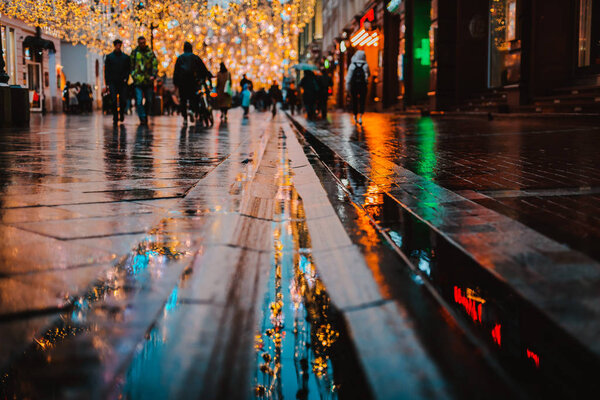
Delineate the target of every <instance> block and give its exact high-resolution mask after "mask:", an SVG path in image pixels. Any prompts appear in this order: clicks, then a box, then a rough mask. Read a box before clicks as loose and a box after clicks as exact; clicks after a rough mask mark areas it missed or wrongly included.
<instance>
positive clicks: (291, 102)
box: [285, 82, 298, 115]
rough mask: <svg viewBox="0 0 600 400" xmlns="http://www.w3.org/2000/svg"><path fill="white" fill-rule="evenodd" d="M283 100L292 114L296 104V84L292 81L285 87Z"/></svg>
mask: <svg viewBox="0 0 600 400" xmlns="http://www.w3.org/2000/svg"><path fill="white" fill-rule="evenodd" d="M285 102H286V103H287V106H288V109H289V110H290V112H291V113H292V115H294V111H295V110H296V105H297V104H298V90H296V85H295V84H294V82H291V83H290V86H289V87H288V89H287V96H286V97H285Z"/></svg>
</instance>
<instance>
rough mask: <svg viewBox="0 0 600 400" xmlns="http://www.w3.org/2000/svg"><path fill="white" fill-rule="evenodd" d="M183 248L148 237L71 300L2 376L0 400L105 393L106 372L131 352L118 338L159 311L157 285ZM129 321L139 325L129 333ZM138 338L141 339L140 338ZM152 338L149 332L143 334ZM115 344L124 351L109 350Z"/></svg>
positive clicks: (165, 238)
mask: <svg viewBox="0 0 600 400" xmlns="http://www.w3.org/2000/svg"><path fill="white" fill-rule="evenodd" d="M188 245H189V243H182V242H181V241H180V240H178V239H177V238H176V237H175V236H170V235H164V234H163V233H162V232H161V231H160V230H154V231H152V232H150V233H149V234H148V235H147V236H146V237H145V238H144V239H143V240H142V241H141V242H140V243H139V244H138V246H137V247H136V249H135V250H133V251H131V253H130V254H129V255H127V256H126V257H125V258H124V259H123V261H122V262H121V263H120V264H118V265H117V266H115V267H114V268H113V269H112V270H110V271H109V272H108V273H107V274H106V276H105V279H103V280H102V281H100V282H98V283H97V284H95V285H94V286H93V287H92V288H91V289H90V290H89V291H88V292H87V293H86V294H85V295H83V296H78V297H75V298H73V299H72V307H70V308H69V309H68V310H67V311H64V312H62V313H61V314H60V315H59V316H58V318H57V320H56V322H55V323H54V324H53V325H52V326H51V327H50V328H49V329H48V330H47V331H46V332H44V333H43V334H42V335H40V336H39V337H37V338H35V339H34V341H33V343H32V344H31V345H30V347H29V348H28V349H27V350H26V351H25V352H24V354H23V356H21V357H20V358H19V359H16V360H15V361H14V362H13V363H12V364H11V365H10V366H9V367H8V368H7V369H6V370H5V371H3V372H2V375H1V377H2V379H1V380H0V398H2V399H4V398H6V399H8V398H46V397H48V395H49V394H50V393H52V394H53V395H52V396H55V397H56V398H63V397H65V396H75V397H77V396H84V394H85V393H90V391H95V392H98V390H106V388H107V385H108V386H110V385H111V383H110V382H109V381H108V382H103V379H109V377H110V376H111V374H112V373H113V372H114V371H115V370H114V369H111V368H117V366H116V364H118V362H119V360H120V359H121V358H122V357H124V356H125V357H126V356H127V352H128V351H131V350H132V349H130V348H128V347H127V346H128V343H127V342H128V341H124V342H123V341H122V337H121V336H124V331H126V332H128V333H133V334H135V331H136V330H138V331H139V329H140V326H143V324H144V323H147V322H148V321H147V320H148V319H149V318H151V314H152V308H153V307H157V305H158V304H160V306H162V304H163V301H164V300H163V301H161V298H160V294H157V293H155V292H160V291H158V290H157V286H158V285H159V283H158V282H159V280H160V278H162V277H164V276H165V275H166V274H168V273H169V270H170V268H171V267H172V263H177V262H179V261H182V260H184V259H186V258H188V257H189V256H190V255H191V252H190V250H189V248H188ZM174 295H175V296H176V292H174V294H172V295H171V296H170V297H169V300H168V301H167V304H166V308H167V309H169V307H170V306H172V305H173V304H174V300H173V296H174ZM134 299H135V300H134ZM140 299H141V301H142V302H145V303H144V304H145V306H146V308H145V310H144V311H141V310H140V309H141V308H143V307H142V306H141V304H139V303H138V304H135V301H136V300H138V301H139V300H140ZM132 302H133V303H132ZM157 310H158V308H157ZM144 312H146V313H148V314H144ZM135 313H141V314H142V315H140V316H137V317H139V318H141V319H139V320H136V318H137V317H136V316H134V314H135ZM132 320H136V324H139V325H138V326H136V327H132V326H131V325H132V324H131V321H132ZM146 326H148V325H146ZM139 334H140V337H141V336H143V334H144V332H143V331H139ZM153 335H155V332H154V330H152V331H151V332H149V333H148V334H147V336H148V337H153ZM132 336H133V335H132ZM115 343H121V344H123V343H125V345H124V347H121V348H113V347H112V346H113V345H115ZM129 343H131V341H129ZM73 349H76V350H73ZM107 368H108V369H109V371H107ZM105 373H106V374H105ZM84 397H85V396H84ZM100 397H102V395H100Z"/></svg>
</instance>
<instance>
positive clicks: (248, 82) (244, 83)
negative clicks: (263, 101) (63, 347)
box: [240, 74, 253, 92]
mask: <svg viewBox="0 0 600 400" xmlns="http://www.w3.org/2000/svg"><path fill="white" fill-rule="evenodd" d="M246 86H248V89H249V90H250V92H252V90H253V86H252V81H251V80H250V79H248V78H247V77H246V74H244V76H242V80H241V81H240V87H241V89H242V92H243V91H244V87H246Z"/></svg>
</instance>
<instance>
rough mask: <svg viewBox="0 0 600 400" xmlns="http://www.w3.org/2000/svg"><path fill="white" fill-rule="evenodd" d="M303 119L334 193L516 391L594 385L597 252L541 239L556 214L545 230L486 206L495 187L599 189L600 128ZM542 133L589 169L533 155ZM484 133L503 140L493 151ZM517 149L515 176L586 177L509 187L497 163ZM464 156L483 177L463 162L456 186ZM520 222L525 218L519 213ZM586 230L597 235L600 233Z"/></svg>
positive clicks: (576, 234)
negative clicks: (596, 152) (482, 347)
mask: <svg viewBox="0 0 600 400" xmlns="http://www.w3.org/2000/svg"><path fill="white" fill-rule="evenodd" d="M296 121H297V127H298V128H299V129H300V131H301V132H302V134H303V136H304V137H305V138H306V140H307V143H308V144H309V145H310V146H311V151H313V153H315V154H316V156H317V157H318V158H319V160H320V161H321V162H322V163H323V164H324V165H325V167H326V168H327V169H328V170H329V173H330V174H331V175H333V176H334V177H335V179H336V180H337V186H338V187H339V188H342V190H344V191H345V192H346V196H347V197H348V198H350V199H352V202H353V204H354V205H355V206H356V207H358V208H361V209H363V210H364V212H365V213H366V214H367V215H369V217H370V219H371V221H372V222H373V224H375V225H376V226H378V229H379V232H380V234H381V235H382V236H384V237H385V238H386V240H387V243H388V244H390V245H391V246H392V247H394V248H396V250H397V251H398V252H399V253H400V254H401V256H402V257H404V258H405V259H406V261H407V262H408V263H409V264H410V265H411V267H412V269H413V271H415V273H417V274H418V275H419V276H420V277H421V278H422V279H423V280H424V282H426V283H428V284H429V285H431V287H432V289H433V291H434V292H435V293H436V294H438V295H440V297H441V299H442V301H444V302H445V303H446V304H447V306H448V307H449V308H453V309H454V310H455V312H456V313H457V314H456V316H457V318H458V320H460V319H462V320H463V321H464V322H465V323H466V324H467V326H468V327H469V328H468V329H469V330H470V331H472V332H473V333H474V334H475V335H477V336H478V337H479V338H480V339H482V340H483V341H484V342H486V343H487V345H488V349H489V350H490V351H491V353H492V354H493V356H494V357H495V358H496V359H497V360H498V362H499V363H500V364H502V365H503V366H504V368H506V370H508V371H512V373H510V375H512V376H513V378H514V379H516V380H517V381H518V382H519V383H518V385H519V386H521V387H523V388H528V389H527V390H531V391H530V392H529V395H533V396H541V397H544V396H550V395H552V394H556V393H563V395H564V396H567V397H572V396H574V393H588V392H589V390H591V389H590V388H591V387H594V385H595V383H594V378H593V372H591V371H596V370H598V365H599V364H598V359H599V357H598V355H599V354H600V353H599V352H598V347H597V337H598V334H599V332H600V330H599V326H598V322H597V321H598V314H597V313H598V305H599V304H600V297H599V295H600V293H599V292H598V290H597V288H598V282H599V280H598V278H599V277H600V275H599V274H600V268H599V265H598V263H597V262H596V261H595V260H593V259H592V258H590V256H592V254H589V253H588V254H587V255H586V254H582V253H581V252H578V251H576V250H574V249H572V248H569V247H568V246H566V245H565V244H562V243H559V242H556V241H554V240H552V238H548V237H547V236H545V235H543V234H545V233H546V231H551V230H552V228H553V226H554V224H557V223H559V222H557V220H553V219H552V217H548V218H547V220H548V226H546V229H545V230H542V232H541V233H543V234H540V232H539V231H536V230H534V229H531V228H532V227H528V226H526V225H523V224H521V222H524V221H526V219H525V218H514V219H513V218H512V217H513V216H514V214H507V215H503V214H500V213H498V212H496V211H495V210H494V209H492V208H485V207H482V206H481V205H480V204H478V203H479V201H478V200H480V199H486V200H487V199H490V197H489V195H490V194H491V192H492V191H490V187H493V186H494V185H496V186H498V187H499V188H501V189H503V190H504V191H503V192H502V193H503V195H504V194H506V193H509V192H510V194H511V195H512V196H515V197H516V196H517V195H520V196H523V197H527V196H543V195H548V196H561V194H562V193H564V192H565V191H569V189H568V186H567V185H568V184H569V183H570V184H582V185H584V184H585V185H590V186H586V187H582V188H581V191H582V195H583V196H587V195H589V194H590V192H591V193H593V191H594V184H595V182H596V181H595V180H594V179H596V178H595V176H596V175H597V169H594V168H592V167H593V163H592V158H593V154H592V152H591V151H590V150H589V147H588V146H592V145H593V144H594V143H595V142H594V141H596V140H597V139H596V136H594V135H595V134H594V132H595V131H596V130H597V127H596V126H595V125H593V124H589V123H588V125H587V126H586V123H585V122H584V121H578V120H575V121H573V122H571V121H567V122H565V121H560V122H557V123H555V122H552V124H553V129H551V130H549V129H548V128H547V127H546V128H544V130H542V127H543V122H541V121H539V120H535V119H524V120H523V121H497V122H496V121H494V122H489V121H486V120H482V119H477V118H471V119H457V118H438V119H432V118H420V119H419V118H406V117H398V116H396V117H393V116H389V115H382V114H372V115H367V116H366V118H365V125H364V128H360V127H355V126H354V125H353V124H352V123H351V121H350V117H349V116H347V115H340V114H338V115H336V114H334V115H333V117H332V119H331V120H330V121H328V122H322V121H321V122H316V123H314V122H306V121H305V120H304V119H302V118H301V117H296ZM550 121H554V120H553V119H552V120H550ZM546 124H548V122H547V121H546ZM561 124H562V125H563V126H562V127H561ZM426 128H427V129H426ZM510 128H512V130H511V129H510ZM517 128H518V130H516V129H517ZM544 133H549V134H551V135H555V134H559V133H560V134H563V135H566V136H567V137H566V138H562V142H561V141H557V140H556V139H555V138H552V140H555V142H552V141H550V140H551V139H549V138H542V139H538V141H539V143H538V144H537V145H538V147H539V148H540V149H541V150H544V149H553V150H554V151H555V152H557V151H558V150H557V149H556V148H555V146H563V145H565V143H564V142H566V141H570V145H569V147H570V148H571V149H575V150H572V151H571V152H570V153H569V156H571V157H574V158H577V157H579V158H577V163H579V164H580V165H582V166H583V165H585V166H586V168H587V169H581V170H577V169H576V168H573V169H571V168H572V167H571V164H570V163H568V162H565V160H564V158H563V157H557V158H553V156H554V155H555V153H554V154H549V155H546V156H543V155H539V154H537V153H536V152H535V151H532V149H531V148H532V147H534V146H535V145H536V143H535V139H533V138H534V137H537V138H540V137H541V135H542V134H544ZM455 135H456V137H455ZM578 135H579V136H578ZM482 136H483V138H481V137H482ZM488 136H489V137H492V138H496V137H498V138H501V139H498V143H496V144H495V145H494V146H492V145H490V144H487V145H486V143H487V142H488V141H489V140H490V139H489V138H487V137H488ZM494 140H496V139H494ZM580 142H581V143H580ZM509 144H511V145H512V146H513V147H514V148H512V150H511V151H512V152H513V155H512V156H513V157H515V156H516V155H519V157H520V164H519V165H529V167H527V168H524V169H525V170H524V171H518V172H519V173H520V174H521V175H523V176H526V175H527V174H531V173H532V171H531V170H532V169H534V167H533V164H532V163H533V161H531V160H535V162H536V163H537V164H536V166H537V168H538V169H539V170H536V171H535V174H536V175H538V176H540V177H543V176H546V177H550V176H552V175H553V174H557V175H560V174H568V173H570V172H574V173H575V172H577V173H579V180H578V181H577V180H572V181H571V182H569V181H567V180H563V181H562V182H559V183H556V182H554V184H555V186H554V189H541V188H542V187H546V186H545V185H549V183H548V182H549V181H548V180H544V179H542V178H539V182H537V183H531V185H530V186H525V185H521V186H517V185H516V183H515V182H512V183H511V185H512V186H511V185H508V184H507V183H506V179H505V178H506V176H505V174H506V171H505V170H506V168H507V167H506V166H505V165H500V166H498V167H497V166H496V164H497V163H498V162H499V160H502V159H503V158H506V157H507V156H506V154H505V153H506V152H507V148H509V149H511V147H510V146H509ZM564 150H565V151H568V150H569V148H568V147H565V149H564ZM544 151H545V150H544ZM544 151H542V152H541V153H544ZM531 153H533V154H531ZM458 155H461V157H462V159H464V160H470V162H471V163H474V164H476V165H479V166H481V167H482V171H483V172H482V171H479V169H473V168H472V167H470V168H466V167H465V168H462V170H463V171H465V173H464V174H463V175H462V176H461V177H460V179H459V176H458V163H459V160H458V159H457V157H458ZM473 160H477V162H474V161H473ZM542 161H543V162H542ZM461 162H462V164H463V165H465V166H466V165H467V164H469V162H467V161H461ZM563 162H564V164H562V163H563ZM500 164H502V163H500ZM548 166H552V168H550V167H548ZM452 168H454V170H453V169H452ZM513 168H516V167H514V166H513ZM561 168H562V170H565V171H567V172H563V171H561ZM491 171H495V172H491ZM479 178H482V181H481V182H480V181H478V179H479ZM459 180H460V182H459ZM502 180H504V182H502ZM553 180H554V181H557V180H558V179H553ZM498 182H500V183H498ZM561 183H562V184H563V185H564V187H560V185H561ZM501 184H503V185H505V186H501ZM486 185H487V186H486ZM536 185H537V186H536ZM556 185H558V187H557V186H556ZM518 187H521V188H522V190H519V189H518ZM551 187H552V186H551ZM509 188H510V190H509ZM448 189H452V190H448ZM536 190H537V192H536ZM578 190H579V189H578ZM555 202H560V198H558V199H556V200H555ZM486 205H487V204H486ZM596 206H597V205H596ZM546 211H547V210H546ZM577 211H578V212H581V213H586V219H587V220H588V221H593V219H594V218H597V213H594V208H581V209H579V210H577ZM522 215H525V217H527V214H526V213H523V214H517V216H518V217H521V216H522ZM590 228H591V229H592V231H591V233H590V234H593V229H595V228H596V227H595V226H593V227H592V226H591V225H590ZM587 237H588V236H587V233H586V232H585V231H582V230H579V231H570V240H571V242H576V241H577V240H578V239H579V238H581V239H582V240H586V239H587ZM574 247H575V246H574ZM576 388H577V389H576ZM595 390H597V388H596V389H595Z"/></svg>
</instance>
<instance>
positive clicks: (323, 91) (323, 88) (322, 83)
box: [317, 67, 333, 119]
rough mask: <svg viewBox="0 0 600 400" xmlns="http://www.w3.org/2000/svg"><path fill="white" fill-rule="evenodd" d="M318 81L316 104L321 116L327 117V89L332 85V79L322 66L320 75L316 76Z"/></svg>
mask: <svg viewBox="0 0 600 400" xmlns="http://www.w3.org/2000/svg"><path fill="white" fill-rule="evenodd" d="M318 83H319V95H318V100H317V103H318V106H319V112H320V113H321V118H323V119H327V101H328V100H329V90H330V89H331V88H332V87H333V80H332V79H331V77H330V76H329V74H328V73H327V70H326V69H325V68H324V67H321V75H319V78H318Z"/></svg>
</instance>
